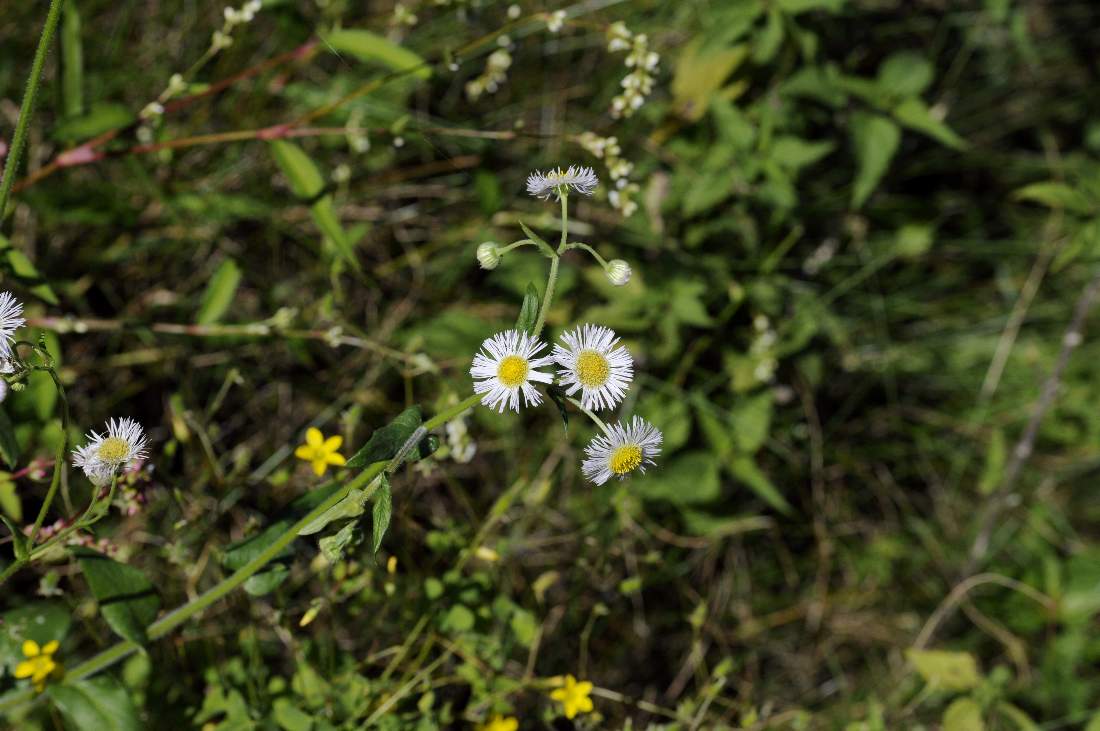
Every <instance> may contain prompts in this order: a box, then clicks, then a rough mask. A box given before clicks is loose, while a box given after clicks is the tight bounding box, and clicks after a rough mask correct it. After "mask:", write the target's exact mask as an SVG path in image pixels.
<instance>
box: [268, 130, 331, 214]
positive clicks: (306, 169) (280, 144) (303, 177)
mask: <svg viewBox="0 0 1100 731" xmlns="http://www.w3.org/2000/svg"><path fill="white" fill-rule="evenodd" d="M271 154H272V155H274V156H275V162H276V164H278V166H279V169H280V170H282V171H283V175H285V176H286V179H287V182H288V183H289V184H290V189H291V190H292V191H293V192H294V195H296V196H298V197H299V198H302V199H304V200H312V199H313V198H316V197H317V196H318V195H319V194H320V193H321V191H322V190H324V188H325V178H324V176H323V175H321V171H320V170H319V169H318V167H317V166H316V165H315V164H314V163H313V160H311V159H310V158H309V155H307V154H306V153H305V152H304V151H303V150H302V148H300V147H298V146H297V145H295V144H294V143H293V142H287V141H286V140H272V141H271Z"/></svg>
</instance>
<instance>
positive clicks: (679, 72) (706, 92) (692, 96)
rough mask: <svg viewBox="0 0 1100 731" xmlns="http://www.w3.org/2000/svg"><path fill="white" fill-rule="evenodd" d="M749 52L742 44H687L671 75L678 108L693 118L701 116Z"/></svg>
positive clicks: (696, 42)
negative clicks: (722, 46)
mask: <svg viewBox="0 0 1100 731" xmlns="http://www.w3.org/2000/svg"><path fill="white" fill-rule="evenodd" d="M748 55H749V49H748V47H747V46H743V45H740V46H734V47H732V48H724V49H718V50H716V49H713V48H709V47H705V46H704V45H703V44H702V43H701V42H699V41H695V42H692V43H689V44H688V45H687V46H685V47H684V49H683V50H682V51H681V52H680V57H679V58H678V59H676V69H675V71H674V72H673V77H672V96H673V104H674V106H675V109H676V112H677V113H678V114H679V115H680V116H681V117H684V118H685V119H687V120H689V121H692V122H694V121H695V120H697V119H700V118H701V117H702V116H703V115H704V114H705V113H706V111H707V107H708V106H710V101H711V99H712V98H713V97H714V96H715V95H716V93H717V92H718V90H719V89H721V88H722V84H724V83H725V81H726V78H727V77H728V76H729V75H730V74H731V73H733V71H734V70H735V69H736V68H737V67H738V66H740V65H741V64H742V63H744V61H745V59H746V58H747V57H748Z"/></svg>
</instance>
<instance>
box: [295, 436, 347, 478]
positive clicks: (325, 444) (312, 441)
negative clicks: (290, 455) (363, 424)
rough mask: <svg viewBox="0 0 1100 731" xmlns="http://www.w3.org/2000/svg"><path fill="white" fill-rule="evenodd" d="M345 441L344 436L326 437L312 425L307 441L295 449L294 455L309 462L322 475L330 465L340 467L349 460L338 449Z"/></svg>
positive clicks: (318, 474)
mask: <svg viewBox="0 0 1100 731" xmlns="http://www.w3.org/2000/svg"><path fill="white" fill-rule="evenodd" d="M343 443H344V438H343V437H341V436H335V437H329V438H328V439H325V435H324V434H322V433H321V430H320V429H317V428H316V427H312V426H311V427H310V428H309V429H307V430H306V443H305V444H303V445H301V446H299V447H298V448H297V449H295V450H294V456H295V457H297V458H298V459H304V460H305V461H306V462H309V463H310V465H312V466H313V471H314V472H315V473H316V474H317V476H318V477H320V476H321V475H323V474H325V470H327V469H328V466H329V465H336V466H337V467H340V466H342V465H343V464H345V463H346V462H347V460H346V459H344V455H342V454H340V453H339V452H337V451H336V450H338V449H339V448H340V445H341V444H343Z"/></svg>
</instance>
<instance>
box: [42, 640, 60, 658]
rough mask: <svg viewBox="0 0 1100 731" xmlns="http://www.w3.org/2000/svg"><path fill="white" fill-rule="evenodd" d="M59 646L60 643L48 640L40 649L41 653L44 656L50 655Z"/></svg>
mask: <svg viewBox="0 0 1100 731" xmlns="http://www.w3.org/2000/svg"><path fill="white" fill-rule="evenodd" d="M60 646H61V643H60V642H58V641H57V640H50V641H49V642H47V643H46V646H45V647H43V648H42V653H43V654H45V655H52V654H54V653H55V652H57V648H58V647H60Z"/></svg>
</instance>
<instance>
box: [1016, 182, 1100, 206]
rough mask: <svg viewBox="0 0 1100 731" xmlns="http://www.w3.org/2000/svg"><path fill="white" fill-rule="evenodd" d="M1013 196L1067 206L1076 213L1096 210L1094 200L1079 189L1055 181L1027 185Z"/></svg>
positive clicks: (1022, 199) (1017, 198)
mask: <svg viewBox="0 0 1100 731" xmlns="http://www.w3.org/2000/svg"><path fill="white" fill-rule="evenodd" d="M1012 197H1013V198H1015V199H1016V200H1021V201H1030V202H1032V203H1041V204H1042V205H1044V206H1047V207H1048V208H1065V209H1066V210H1068V211H1072V212H1074V213H1081V214H1090V213H1093V212H1094V211H1095V210H1096V206H1094V205H1093V202H1092V201H1090V200H1089V199H1088V197H1086V196H1085V195H1084V194H1083V193H1081V192H1080V191H1079V190H1077V189H1076V188H1071V187H1070V186H1068V185H1066V184H1065V183H1057V182H1054V181H1046V182H1042V183H1032V184H1031V185H1025V186H1024V187H1022V188H1020V189H1018V190H1016V191H1015V192H1014V193H1013V194H1012Z"/></svg>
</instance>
